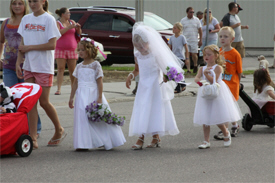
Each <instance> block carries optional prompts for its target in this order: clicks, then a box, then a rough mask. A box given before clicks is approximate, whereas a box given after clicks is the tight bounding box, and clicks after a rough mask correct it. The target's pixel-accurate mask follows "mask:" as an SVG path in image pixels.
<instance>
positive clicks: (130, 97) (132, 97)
mask: <svg viewBox="0 0 275 183" xmlns="http://www.w3.org/2000/svg"><path fill="white" fill-rule="evenodd" d="M103 93H104V91H103ZM124 95H125V96H126V97H120V98H114V99H107V101H108V103H117V102H131V101H134V100H135V95H134V94H127V93H124ZM196 95H197V92H196V91H192V90H190V91H189V90H187V91H186V90H185V91H183V92H181V93H177V94H175V95H174V96H175V97H174V98H178V97H182V96H196ZM127 96H128V97H127Z"/></svg>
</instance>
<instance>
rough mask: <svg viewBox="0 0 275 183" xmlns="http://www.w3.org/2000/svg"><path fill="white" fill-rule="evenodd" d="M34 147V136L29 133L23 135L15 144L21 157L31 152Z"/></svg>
mask: <svg viewBox="0 0 275 183" xmlns="http://www.w3.org/2000/svg"><path fill="white" fill-rule="evenodd" d="M32 148H33V144H32V138H31V137H30V136H29V135H21V136H20V137H19V139H18V140H17V142H16V144H15V149H16V152H17V153H18V155H19V156H21V157H27V156H29V155H30V154H31V152H32Z"/></svg>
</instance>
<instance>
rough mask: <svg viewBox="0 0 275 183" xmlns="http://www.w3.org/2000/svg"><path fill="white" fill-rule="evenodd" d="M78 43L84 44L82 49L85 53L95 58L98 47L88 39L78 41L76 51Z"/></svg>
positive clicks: (78, 46)
mask: <svg viewBox="0 0 275 183" xmlns="http://www.w3.org/2000/svg"><path fill="white" fill-rule="evenodd" d="M80 45H83V46H84V50H85V51H87V55H88V57H89V58H92V59H95V58H96V56H97V52H98V49H97V47H95V46H94V45H93V44H92V43H91V42H89V41H84V40H83V41H80V42H79V43H78V44H77V51H79V49H80Z"/></svg>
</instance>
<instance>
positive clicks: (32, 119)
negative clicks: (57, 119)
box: [25, 77, 38, 148]
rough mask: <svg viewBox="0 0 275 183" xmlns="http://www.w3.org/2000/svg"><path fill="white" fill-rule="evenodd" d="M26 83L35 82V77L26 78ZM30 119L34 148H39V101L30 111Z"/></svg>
mask: <svg viewBox="0 0 275 183" xmlns="http://www.w3.org/2000/svg"><path fill="white" fill-rule="evenodd" d="M25 82H26V83H35V79H34V78H33V77H32V78H28V79H25ZM28 121H29V131H30V136H31V138H32V140H33V146H34V148H38V144H37V121H38V112H37V103H36V104H35V105H34V106H33V108H32V110H31V111H30V112H29V113H28Z"/></svg>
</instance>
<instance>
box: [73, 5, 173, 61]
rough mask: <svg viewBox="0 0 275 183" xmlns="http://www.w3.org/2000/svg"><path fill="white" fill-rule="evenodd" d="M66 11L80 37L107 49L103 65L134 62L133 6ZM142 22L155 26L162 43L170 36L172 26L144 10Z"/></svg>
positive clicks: (82, 8)
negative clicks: (74, 23) (93, 41)
mask: <svg viewBox="0 0 275 183" xmlns="http://www.w3.org/2000/svg"><path fill="white" fill-rule="evenodd" d="M69 10H70V12H71V19H73V20H74V21H75V22H78V23H79V24H80V25H81V28H82V35H81V36H84V37H89V38H92V39H94V40H96V41H98V42H100V43H102V44H103V46H104V50H105V51H110V52H111V54H110V55H108V57H107V60H106V61H104V62H103V64H107V65H111V64H113V63H134V55H133V44H132V28H133V25H134V24H135V8H132V7H119V6H90V7H74V8H70V9H69ZM144 24H145V25H148V26H151V27H153V28H154V29H156V30H157V31H158V32H159V33H160V34H161V35H162V38H163V40H164V41H165V42H168V40H169V38H170V36H171V35H173V32H172V28H173V25H172V24H170V23H169V22H168V21H166V20H164V19H163V18H161V17H159V16H158V15H156V14H154V13H151V12H144Z"/></svg>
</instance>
